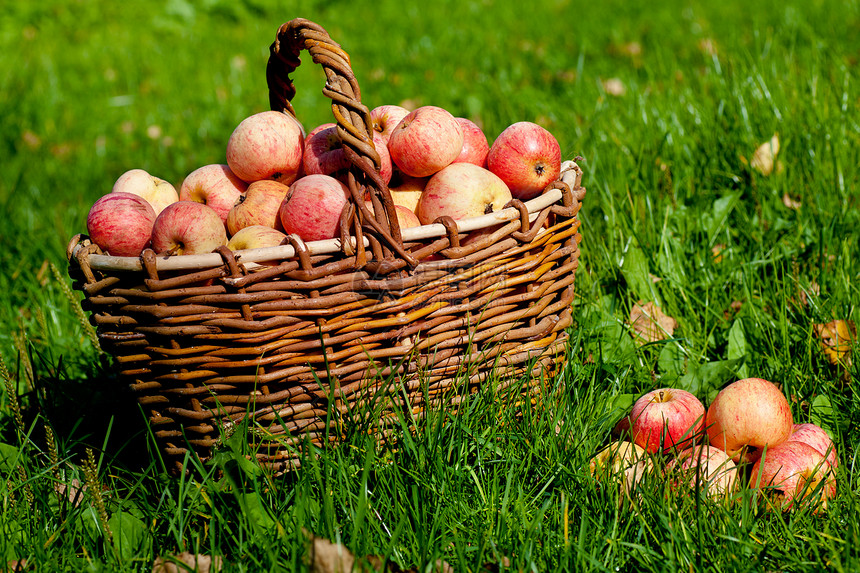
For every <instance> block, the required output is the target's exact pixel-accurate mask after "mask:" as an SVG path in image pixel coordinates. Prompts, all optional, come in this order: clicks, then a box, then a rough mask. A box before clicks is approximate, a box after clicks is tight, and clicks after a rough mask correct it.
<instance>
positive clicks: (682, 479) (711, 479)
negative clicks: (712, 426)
mask: <svg viewBox="0 0 860 573" xmlns="http://www.w3.org/2000/svg"><path fill="white" fill-rule="evenodd" d="M666 475H667V476H668V477H669V479H670V482H671V483H672V484H673V485H674V486H675V487H676V488H680V487H689V488H690V489H695V488H696V482H697V480H698V487H699V488H700V489H701V490H702V491H704V492H705V493H706V494H707V495H708V496H709V497H716V496H724V495H726V494H728V493H731V492H732V491H733V490H734V489H735V487H736V486H737V484H738V481H737V480H738V467H737V465H735V462H733V461H732V459H731V458H730V457H729V455H728V454H727V453H726V452H724V451H723V450H721V449H719V448H715V447H713V446H707V445H697V446H693V447H691V448H687V449H686V450H683V451H682V452H681V453H679V454H678V457H677V458H673V459H672V460H670V461H669V463H668V464H666Z"/></svg>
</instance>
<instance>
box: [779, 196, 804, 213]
mask: <svg viewBox="0 0 860 573" xmlns="http://www.w3.org/2000/svg"><path fill="white" fill-rule="evenodd" d="M782 204H783V205H785V206H786V207H788V208H789V209H794V210H795V211H796V210H798V209H800V206H801V205H803V203H801V202H800V199H795V198H794V197H792V196H791V195H789V194H788V193H784V194H783V195H782Z"/></svg>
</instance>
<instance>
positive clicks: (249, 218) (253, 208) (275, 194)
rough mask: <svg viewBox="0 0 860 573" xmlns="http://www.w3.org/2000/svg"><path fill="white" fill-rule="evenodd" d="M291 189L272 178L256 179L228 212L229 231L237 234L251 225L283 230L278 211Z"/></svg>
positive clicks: (231, 233)
mask: <svg viewBox="0 0 860 573" xmlns="http://www.w3.org/2000/svg"><path fill="white" fill-rule="evenodd" d="M289 191H290V188H289V186H287V185H284V184H283V183H278V182H277V181H272V180H271V179H263V180H262V181H254V182H253V183H251V184H250V185H248V190H247V191H245V193H243V194H242V195H240V196H239V198H238V199H237V200H236V202H235V204H234V205H233V208H232V209H230V212H229V213H228V214H227V231H228V232H229V233H230V235H235V234H236V233H238V232H239V230H240V229H243V228H245V227H250V226H251V225H264V226H266V227H269V228H271V229H279V230H282V229H283V227H281V220H280V218H279V217H278V211H280V209H281V203H283V201H284V198H286V196H287V193H289Z"/></svg>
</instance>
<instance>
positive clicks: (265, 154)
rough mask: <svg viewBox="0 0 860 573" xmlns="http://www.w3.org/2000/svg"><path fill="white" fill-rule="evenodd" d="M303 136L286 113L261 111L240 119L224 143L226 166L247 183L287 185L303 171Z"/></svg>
mask: <svg viewBox="0 0 860 573" xmlns="http://www.w3.org/2000/svg"><path fill="white" fill-rule="evenodd" d="M303 142H304V132H303V129H302V126H301V124H300V123H299V122H298V121H297V120H296V119H295V118H293V117H292V116H291V115H289V114H288V113H286V112H280V111H263V112H260V113H256V114H254V115H252V116H249V117H247V118H245V119H243V120H242V121H241V122H240V123H239V125H238V126H236V129H234V130H233V133H232V134H231V135H230V139H229V140H228V141H227V165H229V166H230V169H231V170H232V171H233V173H235V174H236V175H237V176H238V177H239V178H240V179H242V180H243V181H246V182H248V183H252V182H254V181H259V180H261V179H272V180H274V181H279V182H281V183H285V184H287V185H289V184H290V183H292V182H293V181H295V180H296V178H297V177H298V176H299V173H300V171H301V168H302V151H303V149H302V148H303Z"/></svg>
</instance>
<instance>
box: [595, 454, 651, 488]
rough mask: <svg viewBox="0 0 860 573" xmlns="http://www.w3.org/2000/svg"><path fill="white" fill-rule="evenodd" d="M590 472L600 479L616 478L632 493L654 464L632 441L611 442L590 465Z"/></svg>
mask: <svg viewBox="0 0 860 573" xmlns="http://www.w3.org/2000/svg"><path fill="white" fill-rule="evenodd" d="M588 469H589V472H590V473H591V475H592V476H593V477H594V478H595V479H596V480H598V481H601V480H603V479H606V478H609V479H615V480H617V481H618V482H620V483H621V486H622V489H623V490H624V492H625V493H630V492H631V491H632V490H633V489H634V488H635V487H636V485H638V484H639V482H640V481H641V480H642V476H644V475H645V474H647V473H650V472H651V471H653V469H654V465H653V463H652V462H651V459H650V458H649V457H648V452H646V451H645V450H644V449H642V448H641V447H639V446H637V445H636V444H633V443H630V442H614V443H612V444H609V445H608V446H606V447H605V448H603V449H602V450H600V451H599V452H598V453H597V455H595V456H594V457H593V458H592V459H591V462H590V463H589V465H588Z"/></svg>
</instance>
